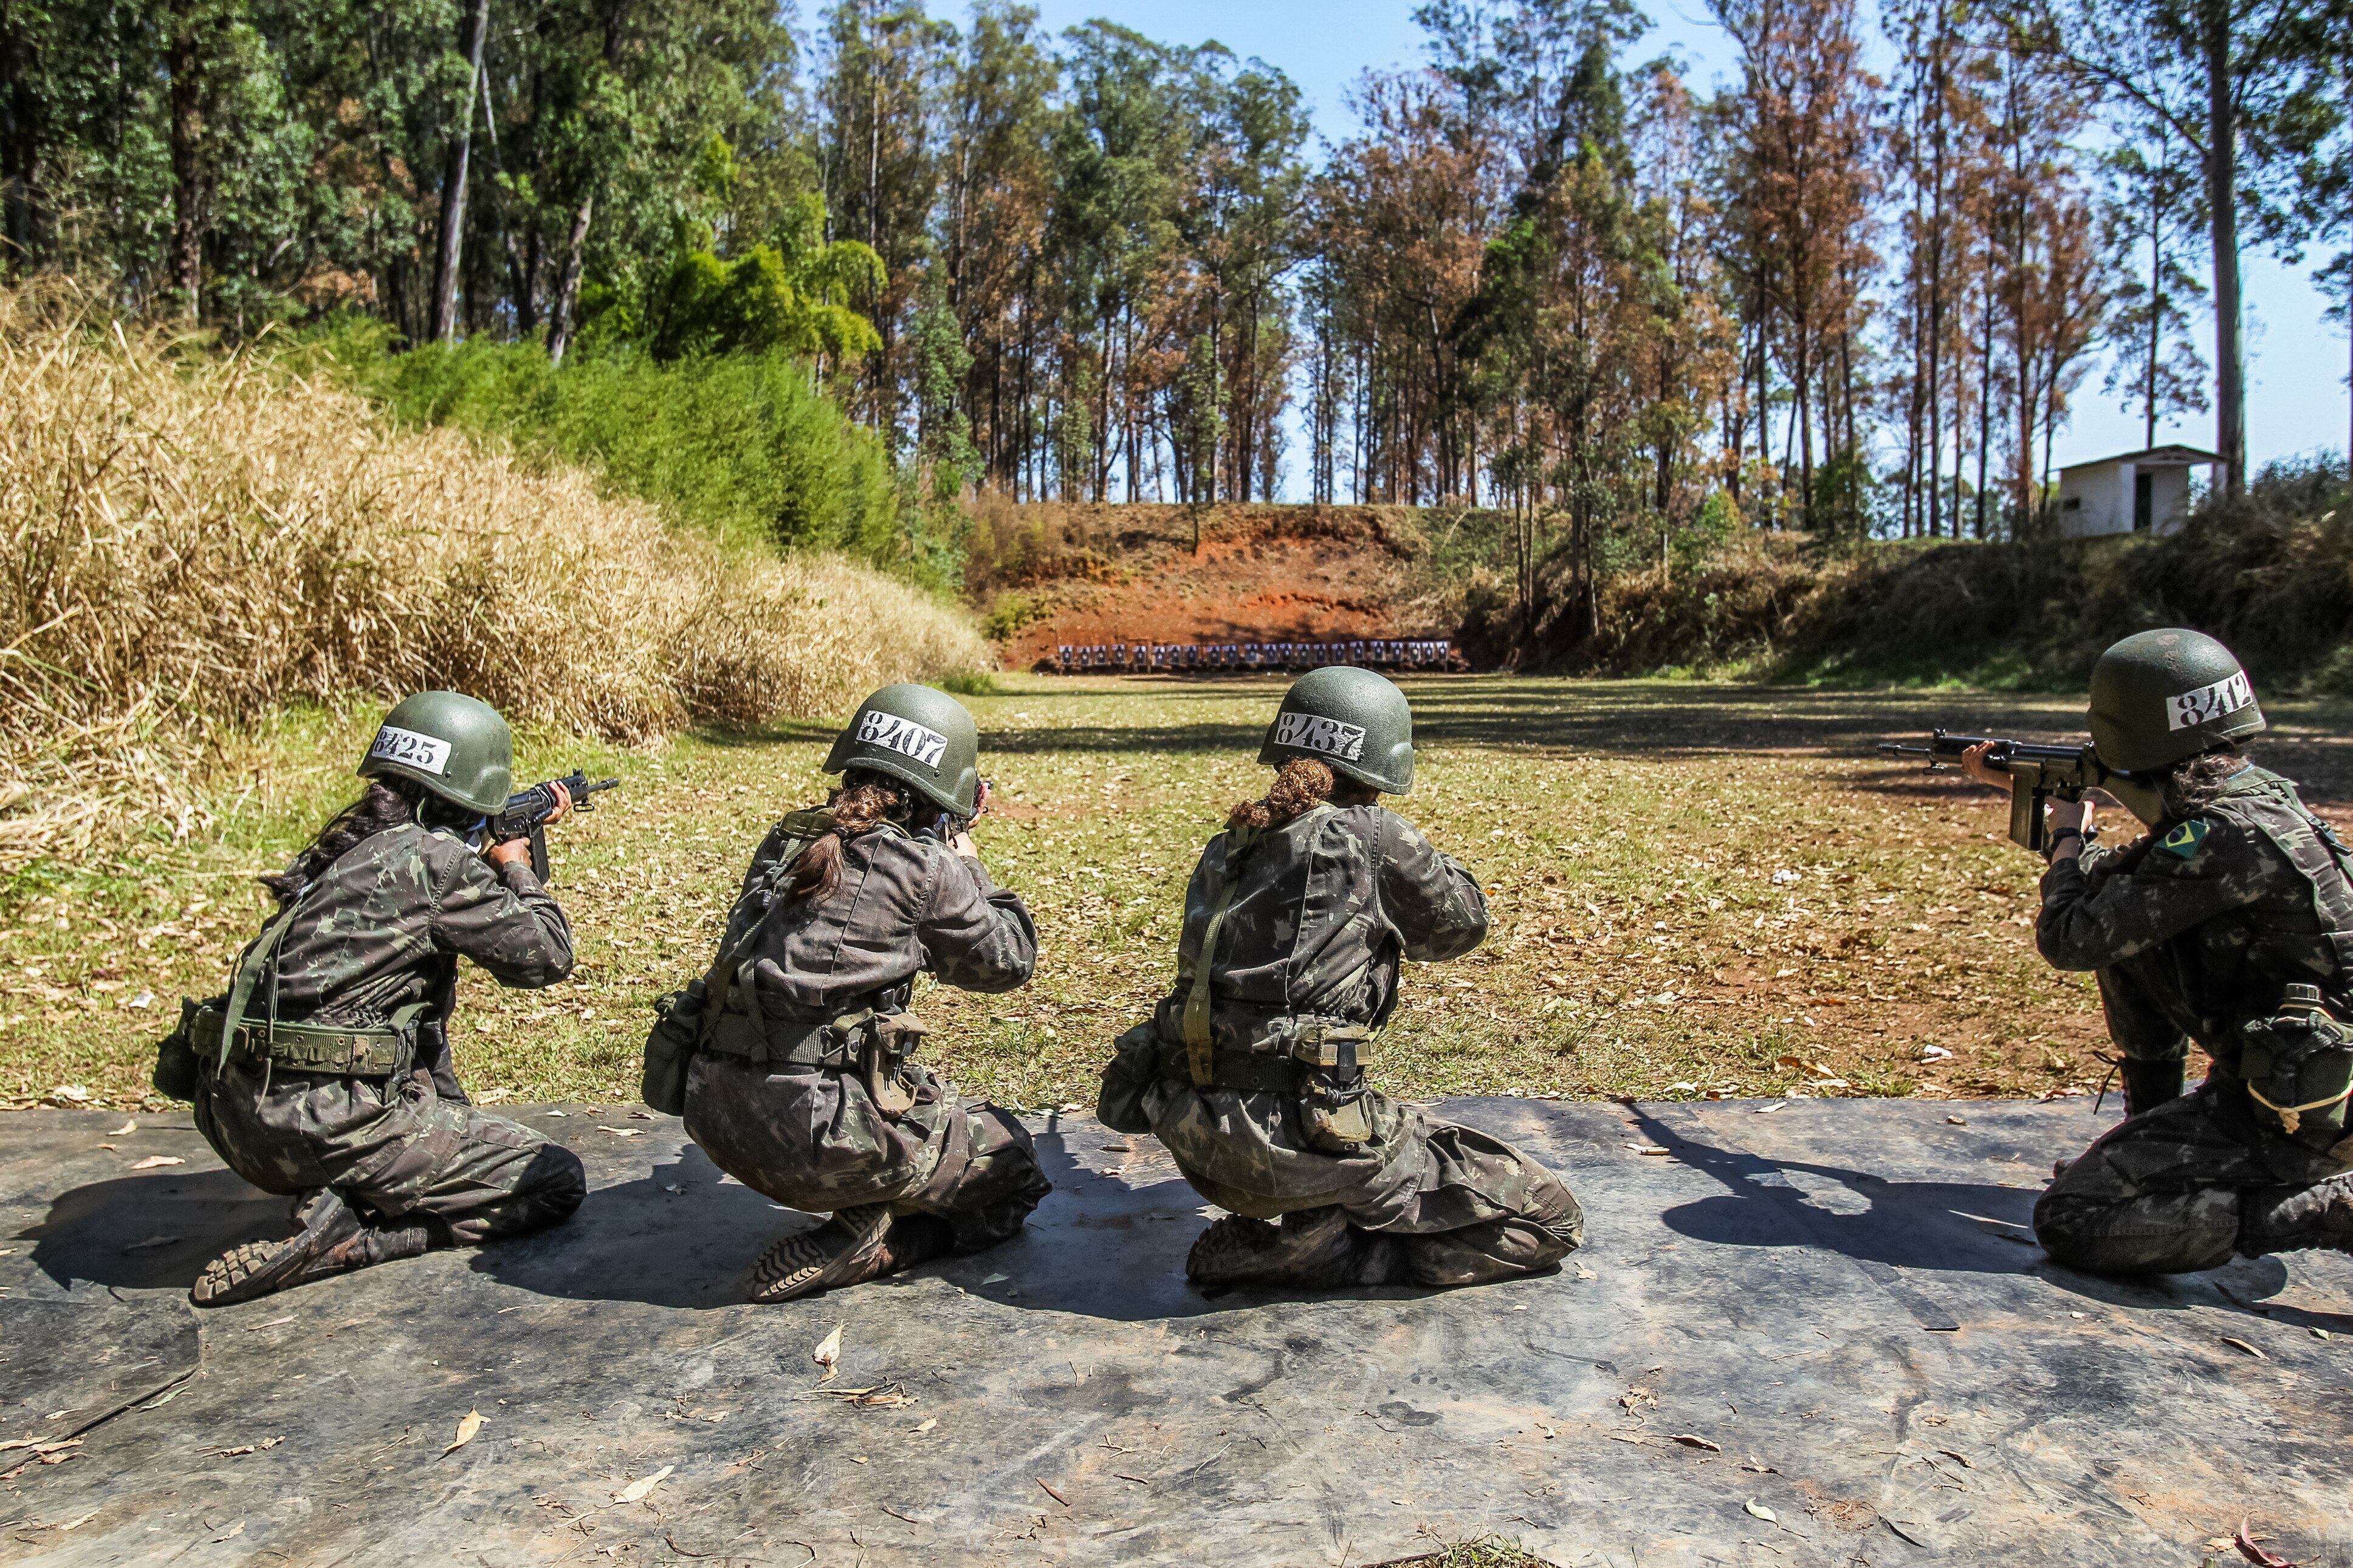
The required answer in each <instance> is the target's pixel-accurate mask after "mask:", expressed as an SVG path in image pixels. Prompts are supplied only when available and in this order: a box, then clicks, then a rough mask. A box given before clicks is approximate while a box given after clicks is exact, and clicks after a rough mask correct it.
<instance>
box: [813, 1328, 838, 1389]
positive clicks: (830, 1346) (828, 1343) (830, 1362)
mask: <svg viewBox="0 0 2353 1568" xmlns="http://www.w3.org/2000/svg"><path fill="white" fill-rule="evenodd" d="M841 1330H842V1325H841V1324H839V1323H836V1324H834V1326H833V1332H831V1333H829V1334H828V1335H826V1336H825V1338H823V1339H821V1340H819V1341H818V1342H817V1349H815V1350H813V1351H811V1352H809V1360H811V1361H813V1362H815V1363H817V1364H818V1365H819V1366H821V1367H823V1368H825V1376H824V1377H823V1378H822V1379H820V1381H821V1382H825V1383H831V1382H832V1381H833V1374H834V1373H836V1372H838V1371H839V1370H840V1362H841Z"/></svg>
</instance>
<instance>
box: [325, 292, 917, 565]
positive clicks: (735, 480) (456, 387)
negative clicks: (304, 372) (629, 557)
mask: <svg viewBox="0 0 2353 1568" xmlns="http://www.w3.org/2000/svg"><path fill="white" fill-rule="evenodd" d="M333 353H334V357H335V358H336V360H337V361H338V362H339V363H341V364H342V365H343V368H344V370H345V372H346V373H347V374H349V375H350V376H351V377H352V378H353V380H354V381H355V382H357V384H359V385H360V386H361V387H362V389H363V390H364V391H366V392H367V393H368V394H369V395H372V396H374V397H375V398H377V399H378V400H380V401H382V402H383V403H385V405H388V406H389V407H390V408H391V409H392V410H393V412H394V413H395V414H396V415H397V416H400V417H401V418H404V419H407V420H410V421H413V422H415V423H417V424H423V425H448V426H457V427H459V428H461V429H466V430H470V431H473V432H476V433H479V434H482V435H487V436H491V437H504V438H506V439H509V440H512V442H513V443H514V444H515V446H516V447H518V448H520V449H522V451H525V452H527V453H528V452H537V453H541V454H543V455H544V456H547V457H550V458H559V459H563V460H565V461H572V462H593V463H595V464H597V465H599V466H600V467H601V468H603V469H604V471H605V473H606V475H607V478H608V479H609V481H610V482H611V483H612V484H613V485H614V486H615V487H616V488H617V489H621V490H624V491H627V492H628V493H630V494H633V495H637V496H640V497H643V498H644V499H646V500H652V501H656V502H659V503H661V504H663V505H665V506H668V507H670V508H671V509H672V510H675V511H676V512H677V513H678V514H679V515H680V516H681V518H684V519H686V520H687V521H691V522H694V523H697V524H700V525H702V526H704V527H707V528H709V529H712V531H716V532H718V533H719V534H721V535H722V536H723V537H725V538H728V539H731V540H733V541H736V542H751V541H765V542H769V543H772V544H773V545H775V546H776V547H777V548H779V549H785V550H835V551H839V552H842V553H844V554H847V555H849V556H852V557H855V558H856V559H859V560H861V561H867V562H871V563H873V564H875V565H878V566H881V567H883V568H885V569H886V570H889V571H892V572H894V573H897V574H900V575H902V576H905V577H908V578H910V579H912V580H913V581H916V582H919V583H923V584H925V585H927V586H930V587H934V588H942V589H945V588H953V587H954V586H955V584H956V581H957V577H958V574H959V571H960V567H961V562H962V557H961V552H960V549H959V542H958V540H957V539H956V538H955V536H954V533H953V531H952V529H953V522H954V520H953V519H952V518H942V517H941V516H940V515H939V514H938V513H937V511H936V510H935V509H928V508H925V507H923V505H921V504H920V500H919V498H917V497H916V496H914V495H913V493H912V489H911V487H910V486H909V485H908V484H907V483H904V482H902V479H901V477H900V475H899V474H898V473H897V471H896V470H895V469H894V467H893V465H892V460H891V455H890V453H889V451H888V450H887V449H886V447H884V445H883V442H882V440H881V437H878V436H877V435H876V434H875V433H874V432H873V431H871V430H868V429H865V428H863V427H861V426H858V425H856V424H854V423H853V422H852V421H851V420H850V419H849V416H848V415H846V414H845V413H844V412H843V411H842V409H841V407H840V405H839V404H837V403H836V402H835V401H834V400H833V399H832V398H831V397H830V396H829V395H828V394H827V393H826V391H825V389H824V388H823V387H822V386H820V385H819V384H818V380H817V377H816V375H815V373H814V372H813V371H812V370H811V368H810V366H809V364H808V363H807V361H806V360H805V359H803V358H801V357H800V356H799V355H797V353H794V352H792V351H791V350H790V349H789V348H785V347H775V348H770V349H768V350H767V351H765V352H764V353H749V352H746V353H731V354H719V355H703V356H697V357H691V358H687V359H682V360H679V361H676V362H674V363H660V362H659V361H657V360H655V359H654V358H652V357H651V356H649V355H647V354H645V353H639V352H637V351H634V350H630V349H627V348H621V347H611V348H604V349H596V348H593V346H592V348H591V349H590V350H586V351H584V352H583V353H580V354H578V355H576V356H575V357H574V358H573V359H572V360H570V361H569V362H567V363H565V365H564V366H563V367H562V368H561V369H558V368H556V367H554V366H552V365H550V364H549V363H548V361H547V355H546V353H544V352H543V350H542V349H541V348H540V347H539V345H537V344H536V343H529V342H517V343H492V342H482V341H480V340H471V341H469V342H465V343H462V344H459V345H458V346H456V347H454V348H452V347H443V346H440V345H438V344H428V345H426V346H424V347H421V348H417V349H415V350H413V351H411V352H409V353H405V354H398V355H387V354H385V353H382V352H381V349H380V348H377V347H375V345H373V344H371V343H370V342H368V341H367V340H366V337H365V335H364V334H355V333H353V334H346V335H345V336H344V337H343V339H341V340H339V341H338V342H336V343H335V345H334V348H333Z"/></svg>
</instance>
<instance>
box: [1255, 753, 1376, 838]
mask: <svg viewBox="0 0 2353 1568" xmlns="http://www.w3.org/2000/svg"><path fill="white" fill-rule="evenodd" d="M1379 795H1380V792H1379V791H1378V790H1376V789H1373V788H1371V787H1369V786H1368V785H1366V784H1358V783H1357V782H1356V780H1354V779H1345V778H1340V777H1337V776H1335V774H1334V773H1333V772H1332V770H1331V769H1330V768H1328V767H1325V766H1324V764H1323V763H1319V762H1317V761H1316V760H1315V759H1314V758H1313V757H1293V758H1292V759H1291V760H1290V761H1289V762H1287V763H1283V764H1282V767H1280V768H1278V769H1276V770H1275V774H1274V783H1273V784H1271V786H1269V788H1268V789H1267V792H1266V794H1265V795H1261V797H1260V798H1258V799H1257V800H1246V801H1243V802H1241V803H1240V805H1236V806H1235V807H1234V809H1233V810H1232V811H1230V812H1229V813H1228V814H1227V816H1226V826H1228V827H1273V826H1280V825H1281V824H1282V823H1285V822H1289V821H1290V820H1291V819H1292V818H1293V817H1294V816H1298V815H1299V814H1300V813H1301V812H1303V811H1307V810H1311V809H1312V808H1314V807H1315V806H1317V805H1322V804H1323V803H1324V802H1325V801H1327V800H1328V801H1330V802H1331V803H1332V804H1333V805H1370V804H1371V803H1372V802H1373V801H1375V800H1377V799H1378V798H1379Z"/></svg>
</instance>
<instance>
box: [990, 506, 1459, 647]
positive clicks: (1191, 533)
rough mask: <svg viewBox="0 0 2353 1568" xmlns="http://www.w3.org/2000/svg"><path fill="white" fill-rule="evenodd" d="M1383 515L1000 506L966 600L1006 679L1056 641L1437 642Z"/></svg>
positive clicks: (1367, 510) (1401, 540) (1396, 536)
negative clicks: (984, 620)
mask: <svg viewBox="0 0 2353 1568" xmlns="http://www.w3.org/2000/svg"><path fill="white" fill-rule="evenodd" d="M1387 513H1388V509H1379V508H1371V507H1290V506H1233V505H1229V506H1219V507H1215V508H1211V509H1208V510H1207V511H1206V512H1205V513H1204V514H1202V515H1201V517H1200V518H1199V519H1198V523H1199V526H1198V534H1197V532H1196V528H1195V522H1196V519H1195V516H1194V513H1193V512H1192V510H1190V509H1188V508H1186V507H1181V506H1156V505H1148V504H1145V505H1125V506H1114V505H1105V506H1100V507H1088V506H1059V507H1052V508H1047V507H1028V508H1018V509H1007V510H1006V511H1005V512H1004V513H1001V514H999V515H998V516H997V517H995V518H992V519H987V520H985V521H984V524H983V531H982V533H983V537H982V541H981V548H980V549H979V550H977V551H976V556H977V557H978V558H979V560H980V562H981V563H982V567H983V576H984V577H985V578H986V579H987V580H988V582H989V585H988V586H987V587H986V588H984V589H983V590H982V592H981V593H980V595H978V596H979V597H980V599H981V603H982V607H983V609H984V610H985V611H987V613H988V614H989V615H990V616H991V617H992V619H993V621H994V623H995V625H994V626H993V628H992V629H995V630H998V631H1002V632H1004V633H1006V634H1008V635H1006V636H1004V637H1003V638H1002V640H1001V641H1000V643H999V647H1000V648H1001V650H1002V653H1001V657H1002V658H1003V660H1004V663H1005V666H1006V668H1008V669H1026V668H1029V667H1030V666H1031V665H1033V664H1035V663H1036V662H1037V661H1038V660H1039V659H1040V658H1051V657H1053V653H1054V650H1055V648H1056V647H1058V646H1060V645H1062V644H1072V645H1084V644H1090V643H1137V642H1174V643H1191V642H1204V641H1228V642H1266V641H1281V640H1286V639H1303V640H1304V639H1311V638H1320V637H1411V636H1423V637H1429V636H1439V637H1443V636H1448V635H1451V632H1452V630H1453V628H1452V627H1451V626H1440V625H1431V624H1428V623H1429V621H1430V611H1429V610H1428V608H1427V607H1424V606H1419V605H1416V604H1415V603H1414V602H1413V601H1412V598H1411V584H1410V582H1409V576H1408V574H1407V571H1406V564H1407V563H1408V562H1409V560H1410V559H1411V557H1412V554H1413V550H1414V544H1413V541H1412V538H1411V535H1410V534H1409V533H1404V532H1402V531H1400V530H1399V528H1398V522H1397V520H1396V519H1395V518H1394V517H1392V516H1389V515H1387Z"/></svg>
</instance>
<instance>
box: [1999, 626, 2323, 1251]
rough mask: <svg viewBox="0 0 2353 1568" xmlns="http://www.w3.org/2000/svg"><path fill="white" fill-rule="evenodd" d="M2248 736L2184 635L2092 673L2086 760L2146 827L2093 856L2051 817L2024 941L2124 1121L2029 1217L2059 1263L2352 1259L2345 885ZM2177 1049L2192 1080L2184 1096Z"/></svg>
mask: <svg viewBox="0 0 2353 1568" xmlns="http://www.w3.org/2000/svg"><path fill="white" fill-rule="evenodd" d="M2263 727H2264V726H2263V712H2262V710H2260V709H2259V708H2257V707H2256V705H2255V694H2254V690H2253V687H2252V686H2251V685H2250V684H2249V683H2248V680H2247V676H2246V672H2245V671H2244V670H2242V668H2240V667H2239V661H2238V660H2237V659H2236V658H2232V655H2231V652H2230V650H2229V649H2227V648H2225V647H2223V646H2222V645H2221V644H2220V643H2218V642H2216V641H2215V640H2214V639H2213V638H2211V637H2205V636H2202V635H2200V633H2197V632H2190V631H2153V632H2143V633H2141V634H2140V635H2139V636H2137V637H2127V638H2126V639H2125V640H2124V641H2122V642H2120V643H2118V644H2116V646H2115V647H2111V648H2110V649H2108V651H2107V652H2105V654H2102V655H2101V656H2100V660H2099V663H2098V664H2097V665H2096V666H2095V667H2094V668H2093V671H2092V689H2091V728H2092V742H2093V746H2094V751H2095V752H2096V753H2097V755H2098V756H2099V759H2100V761H2101V762H2102V763H2105V765H2106V766H2108V767H2110V768H2113V769H2116V770H2117V771H2118V772H2120V773H2125V774H2126V775H2127V776H2126V779H2124V780H2120V781H2118V783H2117V784H2116V786H2115V793H2117V794H2119V795H2120V796H2121V797H2122V798H2123V799H2124V800H2125V801H2126V805H2128V806H2130V807H2131V809H2132V810H2133V811H2134V813H2135V814H2136V815H2137V816H2140V817H2141V819H2142V820H2143V822H2144V823H2145V824H2146V826H2147V829H2148V832H2147V835H2146V836H2145V837H2141V838H2138V839H2137V840H2135V841H2134V842H2133V843H2131V844H2128V845H2126V846H2124V847H2121V848H2114V849H2112V848H2108V847H2105V846H2099V847H2094V846H2092V845H2090V844H2089V843H2088V842H2087V840H2088V839H2089V838H2090V837H2091V835H2092V813H2091V808H2090V807H2089V806H2088V805H2084V804H2082V803H2073V804H2068V803H2062V804H2059V805H2053V806H2052V813H2051V824H2052V839H2051V848H2052V854H2051V869H2050V871H2049V872H2048V873H2047V874H2046V875H2045V876H2044V877H2043V879H2042V919H2041V920H2040V921H2038V922H2037V924H2036V927H2035V940H2036V942H2037V945H2039V946H2040V947H2041V948H2042V955H2043V957H2044V958H2046V959H2048V960H2050V962H2051V963H2052V964H2053V965H2055V966H2056V967H2058V968H2060V969H2073V970H2084V969H2088V970H2091V971H2093V972H2094V973H2095V974H2096V975H2097V976H2098V978H2099V983H2100V1000H2101V1002H2102V1004H2103V1005H2104V1006H2105V1009H2106V1011H2107V1020H2108V1031H2109V1033H2110V1034H2111V1035H2112V1036H2114V1037H2115V1039H2116V1045H2117V1046H2118V1047H2120V1048H2121V1049H2122V1051H2123V1070H2124V1082H2125V1109H2126V1112H2127V1116H2126V1121H2124V1122H2123V1123H2122V1124H2121V1125H2120V1126H2118V1127H2116V1128H2115V1129H2113V1130H2112V1131H2109V1132H2108V1133H2107V1134H2106V1135H2105V1137H2103V1138H2101V1139H2100V1140H2099V1141H2098V1142H2095V1143H2094V1144H2093V1145H2092V1146H2091V1148H2089V1149H2088V1150H2086V1151H2084V1153H2083V1154H2082V1155H2080V1156H2079V1157H2077V1158H2076V1159H2074V1160H2073V1161H2072V1162H2070V1163H2067V1164H2066V1165H2065V1166H2064V1167H2063V1169H2062V1170H2061V1172H2060V1173H2059V1176H2058V1178H2057V1180H2055V1181H2054V1182H2052V1184H2051V1188H2050V1190H2049V1191H2048V1192H2046V1193H2044V1194H2042V1200H2041V1201H2040V1202H2039V1203H2037V1204H2036V1205H2034V1232H2035V1236H2036V1237H2037V1238H2038V1239H2039V1240H2041V1242H2042V1245H2043V1247H2044V1248H2045V1249H2046V1250H2048V1251H2049V1252H2050V1254H2051V1256H2052V1258H2056V1259H2057V1260H2058V1261H2060V1262H2062V1263H2064V1264H2068V1265H2070V1266H2072V1267H2073V1268H2084V1269H2089V1270H2092V1271H2094V1272H2098V1273H2116V1274H2136V1273H2171V1272H2181V1271H2187V1270H2191V1269H2200V1268H2215V1267H2217V1266H2219V1265H2221V1264H2223V1263H2226V1262H2228V1261H2229V1260H2230V1259H2231V1258H2232V1255H2233V1254H2240V1255H2243V1256H2247V1257H2255V1256H2259V1255H2261V1254H2263V1253H2271V1252H2284V1251H2288V1250H2291V1249H2294V1248H2298V1247H2332V1248H2335V1249H2337V1250H2338V1251H2348V1250H2353V1174H2348V1172H2353V1139H2348V1138H2347V1137H2346V1126H2345V1102H2346V1097H2347V1091H2348V1087H2353V1031H2348V1030H2347V1028H2346V1027H2345V1026H2344V1025H2343V1024H2342V1023H2340V1022H2338V1021H2337V1020H2338V1019H2342V1018H2346V1017H2348V1016H2353V1010H2348V1009H2353V881H2348V855H2347V852H2346V850H2345V847H2343V846H2342V845H2340V844H2338V843H2337V839H2336V837H2335V835H2334V834H2333V833H2331V832H2330V830H2329V828H2328V826H2327V825H2326V824H2325V823H2323V822H2322V821H2321V820H2320V819H2319V818H2318V817H2316V816H2313V815H2312V814H2311V813H2310V812H2308V811H2306V809H2305V807H2304V804H2303V803H2302V802H2301V801H2300V800H2298V799H2297V798H2296V793H2295V786H2294V785H2293V784H2289V783H2288V781H2287V780H2285V779H2284V778H2281V777H2280V776H2279V775H2278V774H2276V773H2267V772H2265V771H2264V770H2263V769H2262V768H2259V767H2256V766H2254V765H2253V763H2249V762H2247V761H2246V760H2245V759H2243V758H2242V757H2241V756H2239V755H2238V752H2237V742H2240V741H2241V740H2242V739H2244V738H2246V737H2247V736H2250V735H2253V734H2255V733H2258V732H2259V731H2262V730H2263ZM1968 760H1969V763H1971V772H1972V773H1973V774H1975V775H1976V776H1978V777H1979V778H1980V779H1981V780H1986V781H1989V782H1992V781H1996V780H1999V778H2000V775H1999V774H1995V773H1990V772H1989V770H1987V769H1985V768H1984V767H1983V766H1982V765H1981V763H1980V762H1979V759H1978V757H1977V756H1975V755H1972V756H1971V757H1970V758H1969V759H1968ZM2332 1013H2334V1015H2335V1016H2334V1017H2332V1016H2330V1015H2331V1014H2332ZM2191 1040H2195V1041H2197V1042H2198V1044H2199V1045H2200V1046H2201V1047H2204V1048H2205V1049H2206V1050H2207V1051H2208V1052H2209V1053H2210V1054H2211V1056H2212V1058H2213V1071H2212V1072H2211V1074H2210V1075H2209V1076H2208V1078H2207V1079H2206V1081H2205V1082H2204V1083H2202V1084H2200V1085H2199V1086H2198V1087H2197V1088H2196V1089H2194V1090H2192V1091H2191V1092H2189V1094H2186V1095H2185V1094H2183V1093H2182V1082H2183V1079H2184V1076H2185V1074H2184V1071H2183V1068H2184V1061H2185V1058H2186V1056H2187V1053H2188V1049H2189V1041H2191Z"/></svg>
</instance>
